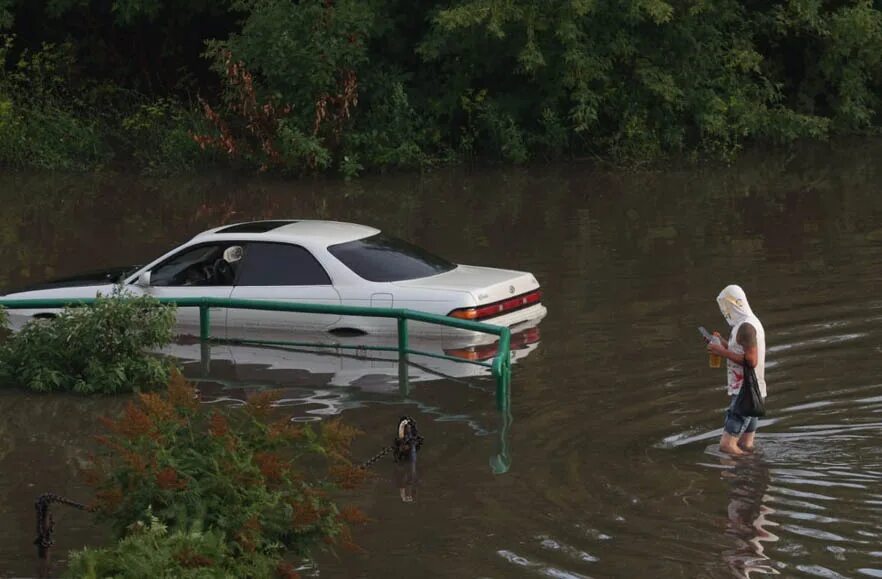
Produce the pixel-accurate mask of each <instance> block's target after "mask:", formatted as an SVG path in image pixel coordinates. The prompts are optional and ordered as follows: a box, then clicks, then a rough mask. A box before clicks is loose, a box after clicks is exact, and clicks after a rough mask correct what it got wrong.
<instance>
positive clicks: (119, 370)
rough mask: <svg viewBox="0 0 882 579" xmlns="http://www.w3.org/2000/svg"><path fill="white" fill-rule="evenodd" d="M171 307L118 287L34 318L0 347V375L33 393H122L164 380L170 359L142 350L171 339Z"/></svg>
mask: <svg viewBox="0 0 882 579" xmlns="http://www.w3.org/2000/svg"><path fill="white" fill-rule="evenodd" d="M174 324H175V311H174V308H173V307H171V306H165V305H160V304H159V303H158V302H156V300H154V299H153V298H150V297H147V296H145V297H131V296H129V295H127V294H125V293H124V292H122V291H121V290H119V289H117V290H115V291H114V293H113V295H112V296H108V297H100V298H99V299H98V301H97V303H96V304H95V305H94V306H91V307H69V308H65V309H64V310H63V311H62V312H61V313H60V314H59V315H58V316H57V317H56V318H54V319H52V320H34V321H31V322H29V323H28V324H26V325H25V327H24V328H22V330H21V331H20V332H18V333H17V334H14V335H13V336H11V337H10V338H9V339H8V340H7V341H6V342H5V343H4V344H3V345H2V346H0V378H2V381H3V382H4V383H5V384H7V385H13V386H24V387H26V388H30V389H31V390H36V391H38V392H55V391H72V392H78V393H82V394H88V393H113V392H127V391H131V390H137V389H139V388H149V387H152V386H157V385H160V384H163V383H164V382H166V381H167V380H168V377H169V371H170V362H168V361H167V360H164V359H160V358H158V357H156V356H153V355H151V354H148V353H147V351H146V350H148V349H155V348H160V347H162V346H164V345H166V344H168V343H169V342H170V341H171V339H172V337H173V328H174Z"/></svg>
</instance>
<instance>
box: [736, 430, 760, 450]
mask: <svg viewBox="0 0 882 579" xmlns="http://www.w3.org/2000/svg"><path fill="white" fill-rule="evenodd" d="M754 436H756V432H745V433H744V434H742V435H741V438H740V439H739V440H738V446H740V447H741V450H743V451H745V452H752V451H753V439H754Z"/></svg>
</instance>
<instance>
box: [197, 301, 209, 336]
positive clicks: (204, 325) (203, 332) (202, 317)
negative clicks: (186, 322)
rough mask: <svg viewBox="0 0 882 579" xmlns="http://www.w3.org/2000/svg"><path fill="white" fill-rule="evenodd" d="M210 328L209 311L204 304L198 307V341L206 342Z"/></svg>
mask: <svg viewBox="0 0 882 579" xmlns="http://www.w3.org/2000/svg"><path fill="white" fill-rule="evenodd" d="M210 327H211V310H210V309H209V308H208V306H206V305H205V304H202V305H200V306H199V339H200V340H207V339H208V332H209V328H210Z"/></svg>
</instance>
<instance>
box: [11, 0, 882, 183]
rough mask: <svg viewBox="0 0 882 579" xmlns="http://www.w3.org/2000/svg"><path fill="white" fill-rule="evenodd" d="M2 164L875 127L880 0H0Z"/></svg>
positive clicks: (218, 161)
mask: <svg viewBox="0 0 882 579" xmlns="http://www.w3.org/2000/svg"><path fill="white" fill-rule="evenodd" d="M0 34H2V36H0V61H2V63H3V66H2V68H0V166H2V167H5V168H8V169H19V170H34V169H37V170H40V169H42V170H52V171H69V172H94V171H101V170H104V169H107V168H115V167H134V168H136V169H137V170H139V171H141V172H144V173H148V174H154V175H174V174H182V173H189V172H193V171H199V170H208V169H232V170H235V171H239V172H242V173H255V172H267V173H272V174H282V175H304V174H336V175H342V176H344V177H353V176H356V175H358V174H360V173H363V172H383V171H388V170H400V169H404V170H415V169H416V170H418V169H426V168H431V167H434V166H439V165H450V164H461V163H470V162H475V161H480V162H482V163H483V162H499V163H506V164H523V163H529V162H545V161H556V160H568V159H576V158H582V159H584V158H593V159H600V160H604V161H609V162H612V163H616V164H623V165H640V164H646V163H658V162H660V161H663V160H666V159H670V158H675V157H677V158H681V157H685V158H688V159H694V160H699V159H722V160H730V159H732V158H734V157H735V156H736V155H737V154H738V153H739V151H741V150H742V149H743V148H744V147H745V146H747V145H761V146H765V145H770V146H781V145H787V144H790V143H793V142H795V141H802V140H809V141H811V140H825V139H828V138H830V137H833V136H840V135H862V134H877V133H878V129H879V126H880V116H879V111H880V106H882V105H880V99H879V97H880V94H882V92H880V88H882V67H880V60H882V11H880V10H879V9H877V8H876V7H875V6H874V4H873V3H872V2H869V1H860V0H859V1H850V2H845V3H843V2H829V1H825V2H809V1H808V0H790V1H788V2H767V3H765V2H764V3H742V2H734V1H725V0H724V1H713V2H707V1H701V0H689V1H682V2H680V1H677V2H674V1H670V2H666V1H664V0H622V1H620V2H615V3H612V2H596V1H590V0H507V1H499V0H459V1H447V2H431V1H421V2H413V1H408V2H405V1H403V0H299V1H297V2H292V1H291V0H217V1H215V2H204V1H202V0H185V1H183V2H173V1H172V0H28V1H25V0H0Z"/></svg>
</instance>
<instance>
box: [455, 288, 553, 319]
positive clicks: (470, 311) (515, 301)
mask: <svg viewBox="0 0 882 579" xmlns="http://www.w3.org/2000/svg"><path fill="white" fill-rule="evenodd" d="M540 301H542V291H541V290H535V291H531V292H529V293H525V294H521V295H519V296H515V297H513V298H507V299H504V300H501V301H498V302H494V303H492V304H487V305H484V306H475V307H473V308H460V309H458V310H453V311H452V312H450V313H449V314H447V315H448V316H450V317H453V318H459V319H461V320H475V321H477V320H486V319H487V318H494V317H496V316H501V315H503V314H506V313H508V312H513V311H515V310H520V309H522V308H526V307H529V306H532V305H533V304H538V303H539V302H540Z"/></svg>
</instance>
